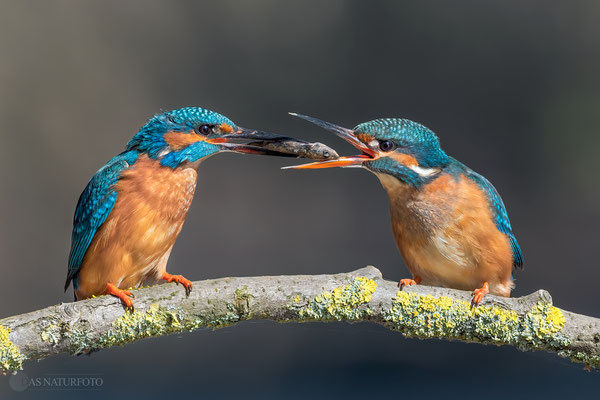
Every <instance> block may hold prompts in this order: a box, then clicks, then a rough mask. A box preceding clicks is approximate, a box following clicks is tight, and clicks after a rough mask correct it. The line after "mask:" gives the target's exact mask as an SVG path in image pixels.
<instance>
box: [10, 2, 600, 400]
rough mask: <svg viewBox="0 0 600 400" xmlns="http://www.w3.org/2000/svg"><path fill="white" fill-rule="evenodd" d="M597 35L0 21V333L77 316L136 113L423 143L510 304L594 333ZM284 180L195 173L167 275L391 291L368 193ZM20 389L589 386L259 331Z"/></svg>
mask: <svg viewBox="0 0 600 400" xmlns="http://www.w3.org/2000/svg"><path fill="white" fill-rule="evenodd" d="M599 20H600V3H599V2H595V1H569V2H550V1H523V0H520V1H486V2H478V1H452V2H448V1H414V2H392V1H389V2H381V1H362V2H361V1H308V0H303V1H288V2H280V1H264V0H263V1H214V2H199V1H127V2H120V1H95V2H93V1H16V0H15V1H1V2H0V126H1V130H0V132H1V133H0V135H1V138H2V141H1V145H0V166H1V168H0V184H1V187H2V189H1V195H0V254H1V255H2V261H1V263H0V276H1V278H0V316H1V317H5V316H9V315H14V314H19V313H23V312H27V311H31V310H34V309H38V308H42V307H45V306H48V305H51V304H55V303H58V302H61V301H71V299H72V292H71V290H69V291H68V292H67V293H66V294H64V293H63V291H62V286H63V283H64V279H65V274H66V262H67V256H68V251H69V246H70V235H71V220H72V215H73V211H74V208H75V205H76V202H77V198H78V196H79V194H80V193H81V191H82V190H83V188H84V187H85V185H86V183H87V181H88V180H89V178H90V177H91V176H92V175H93V174H94V172H95V171H96V170H97V169H98V168H99V167H101V166H102V165H103V164H104V163H105V162H106V161H107V160H108V159H110V158H111V157H112V156H113V155H115V154H117V153H119V152H120V151H121V150H122V149H123V147H124V145H125V143H126V142H127V141H128V140H129V139H130V137H131V136H132V135H133V134H134V133H135V132H136V131H137V129H138V128H139V127H140V126H141V125H142V124H143V123H144V122H145V121H146V120H147V119H148V118H149V117H151V116H152V115H153V114H154V113H156V112H159V111H160V110H168V109H173V108H179V107H182V106H191V105H194V106H202V107H206V108H209V109H212V110H215V111H217V112H220V113H223V114H225V115H226V116H228V117H230V118H231V119H232V120H233V121H235V122H236V123H238V124H240V125H242V126H248V127H253V128H260V129H264V130H269V131H273V132H283V133H287V134H290V135H294V136H297V137H301V138H304V139H307V140H313V141H314V140H319V141H323V142H325V143H327V144H329V145H331V146H333V147H335V148H336V149H338V150H339V151H340V152H342V153H345V154H351V153H352V151H353V150H352V148H351V147H350V146H349V145H347V144H345V143H343V142H342V141H341V140H339V139H337V138H335V137H333V135H329V134H327V133H326V132H325V131H322V130H320V129H318V128H316V127H313V126H311V125H309V124H307V123H305V122H304V121H301V120H299V119H294V118H292V117H290V116H288V115H287V114H286V113H287V112H288V111H297V112H301V113H305V114H309V115H314V116H316V117H321V118H323V119H326V120H330V121H333V122H336V123H339V124H341V125H344V126H348V127H352V126H354V125H356V124H357V123H359V122H362V121H367V120H370V119H374V118H379V117H405V118H410V119H413V120H416V121H419V122H421V123H424V124H425V125H427V126H428V127H430V128H431V129H433V130H434V131H435V132H436V133H437V134H438V135H439V136H440V139H441V142H442V146H443V147H444V149H445V150H446V151H447V152H448V153H449V154H451V155H452V156H454V157H456V158H457V159H459V160H461V161H462V162H464V163H465V164H467V165H469V166H470V167H471V168H473V169H474V170H476V171H478V172H480V173H482V174H483V175H485V176H486V177H487V178H488V179H490V180H491V181H492V182H493V183H494V185H495V186H496V188H498V190H499V191H500V193H501V194H502V197H503V198H504V201H505V203H506V205H507V208H508V211H509V214H510V217H511V220H512V223H513V227H514V231H515V233H516V236H517V238H518V240H519V242H520V244H521V247H522V248H523V252H524V255H525V262H526V264H525V270H524V271H523V272H519V273H518V274H517V275H516V278H517V288H516V290H515V291H514V292H513V293H514V295H515V296H520V295H525V294H528V293H530V292H532V291H534V290H536V289H539V288H544V289H547V290H549V291H550V292H551V293H552V295H553V297H554V301H555V303H556V304H557V305H559V306H561V307H563V308H566V309H569V310H573V311H576V312H580V313H584V314H588V315H594V316H600V313H599V308H598V306H599V304H600V295H599V294H598V280H599V278H600V269H598V268H597V265H598V256H599V255H600V249H599V246H598V233H597V228H598V225H599V223H600V211H599V210H600V208H599V207H598V204H599V201H600V189H599V186H598V172H599V167H598V162H597V151H598V145H600V136H599V135H598V123H599V119H600V113H599V112H598V110H599V109H600V74H599V73H598V71H600V24H599V23H598V21H599ZM291 162H294V160H293V159H292V160H290V159H279V158H273V157H256V156H242V155H236V154H226V155H219V156H217V157H214V158H211V159H210V160H209V161H207V162H206V163H204V164H203V166H202V168H201V170H200V174H199V181H198V189H197V193H196V199H195V201H194V205H193V206H192V210H191V212H190V214H189V217H188V220H187V223H186V225H185V227H184V229H183V232H182V234H181V236H180V237H179V240H178V242H177V244H176V246H175V249H174V251H173V253H172V256H171V260H170V263H169V271H171V272H173V273H181V274H183V275H185V276H187V277H188V278H191V279H193V280H198V279H204V278H216V277H223V276H247V275H271V274H317V273H335V272H342V271H349V270H352V269H355V268H357V267H361V266H364V265H367V264H373V265H376V266H378V267H379V268H380V269H381V270H382V271H383V273H384V276H386V277H387V278H388V279H393V280H397V279H400V278H402V277H408V276H409V275H408V271H407V270H406V268H405V267H404V266H403V263H402V260H401V258H400V255H399V253H398V251H397V250H396V247H395V245H394V242H393V239H392V235H391V229H390V224H389V216H388V204H387V197H386V195H385V193H384V191H383V190H382V189H381V188H380V186H379V183H378V181H377V179H376V178H375V177H374V176H372V175H371V174H369V173H368V172H366V171H361V170H341V169H337V170H322V171H312V172H310V171H308V172H307V171H281V170H280V169H279V167H281V166H284V165H289V164H290V163H291ZM25 372H26V373H27V374H28V375H29V376H30V377H39V376H47V375H48V374H59V375H61V376H73V375H75V374H89V375H92V376H97V377H102V379H103V382H104V383H103V385H102V387H101V388H100V390H98V391H94V392H85V393H83V394H82V393H81V392H68V391H67V392H66V391H61V392H51V391H37V392H36V391H33V390H27V391H25V392H21V393H18V392H15V391H13V390H12V389H11V388H10V387H9V385H8V383H7V378H6V377H0V398H2V399H5V398H7V399H12V398H31V399H35V398H44V399H49V398H79V397H80V396H82V395H84V396H86V397H87V398H90V399H96V398H98V399H99V398H106V396H107V395H110V396H116V397H119V395H121V396H125V395H134V394H135V396H136V397H138V396H139V397H142V396H143V397H144V398H147V399H154V398H165V397H166V396H177V397H180V396H182V397H185V396H189V395H192V394H195V395H200V397H201V398H216V397H234V396H237V397H239V396H242V395H243V396H244V398H324V397H328V398H331V397H337V396H342V395H343V396H345V397H347V398H363V397H390V398H392V397H394V398H395V397H401V396H403V395H411V396H412V395H419V397H420V398H425V397H428V396H431V397H439V396H443V397H445V398H454V397H456V398H459V397H460V398H465V397H471V396H474V395H478V394H482V395H483V396H484V397H485V398H488V399H492V398H493V399H496V398H506V396H510V397H517V398H518V397H525V396H531V395H536V396H540V395H546V396H547V397H554V396H560V397H565V396H567V395H570V396H572V395H573V393H577V394H578V395H579V396H581V397H583V395H584V394H586V393H588V392H589V394H591V393H593V392H592V391H593V390H594V391H595V393H596V394H597V389H598V384H599V383H600V378H599V377H598V374H597V373H588V372H585V371H584V370H583V369H582V367H581V365H574V364H571V363H570V362H569V361H566V360H562V359H559V358H558V357H556V356H553V355H549V354H544V353H522V352H520V351H518V350H516V349H514V348H495V347H489V346H488V347H484V346H480V345H473V344H471V345H468V344H463V343H449V342H441V341H436V340H428V341H419V340H416V339H405V338H403V337H402V336H401V335H399V334H396V333H392V332H389V331H387V330H385V329H384V328H381V327H379V326H375V325H366V324H357V325H352V326H350V325H347V324H302V325H298V324H286V325H279V324H275V323H269V322H249V323H242V324H239V325H237V326H234V327H231V328H227V329H223V330H219V331H215V332H213V331H209V330H203V331H198V332H196V333H193V334H186V335H181V336H177V335H174V336H170V337H168V338H163V339H158V340H146V341H142V342H139V343H136V344H133V345H129V346H126V347H124V348H115V349H109V350H105V351H101V352H99V353H96V354H93V355H92V356H91V357H70V356H59V357H53V358H50V359H47V360H45V361H43V362H40V363H29V364H27V367H26V371H25Z"/></svg>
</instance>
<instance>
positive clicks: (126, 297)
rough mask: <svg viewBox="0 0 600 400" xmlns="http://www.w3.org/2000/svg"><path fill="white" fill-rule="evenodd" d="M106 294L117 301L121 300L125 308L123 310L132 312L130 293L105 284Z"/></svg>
mask: <svg viewBox="0 0 600 400" xmlns="http://www.w3.org/2000/svg"><path fill="white" fill-rule="evenodd" d="M106 294H110V295H111V296H115V297H118V298H119V299H121V302H122V303H123V305H124V306H125V309H127V310H129V311H133V300H131V298H132V297H133V294H131V292H130V291H127V290H123V289H119V288H118V287H116V286H115V285H113V284H112V283H107V284H106Z"/></svg>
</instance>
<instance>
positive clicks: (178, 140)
mask: <svg viewBox="0 0 600 400" xmlns="http://www.w3.org/2000/svg"><path fill="white" fill-rule="evenodd" d="M164 139H165V142H166V143H167V144H168V145H169V146H170V147H171V148H172V149H173V150H175V151H179V150H181V149H183V148H185V147H187V146H189V145H190V144H192V143H195V142H199V141H201V140H204V138H203V137H202V136H200V135H197V134H195V133H184V132H167V133H165V135H164Z"/></svg>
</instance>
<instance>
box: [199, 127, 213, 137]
mask: <svg viewBox="0 0 600 400" xmlns="http://www.w3.org/2000/svg"><path fill="white" fill-rule="evenodd" d="M198 133H201V134H203V135H210V134H211V133H212V127H211V126H210V125H200V126H199V127H198Z"/></svg>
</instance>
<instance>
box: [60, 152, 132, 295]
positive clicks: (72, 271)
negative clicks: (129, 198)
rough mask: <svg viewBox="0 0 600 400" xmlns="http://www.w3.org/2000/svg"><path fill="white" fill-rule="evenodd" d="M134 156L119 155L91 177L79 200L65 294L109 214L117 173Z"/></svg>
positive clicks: (130, 153)
mask: <svg viewBox="0 0 600 400" xmlns="http://www.w3.org/2000/svg"><path fill="white" fill-rule="evenodd" d="M136 158H137V154H132V152H127V153H122V154H119V155H118V156H116V157H114V158H113V159H112V160H110V161H109V162H108V163H106V165H105V166H104V167H102V168H100V170H98V172H96V174H95V175H94V176H93V177H92V179H91V180H90V182H89V183H88V185H87V186H86V188H85V189H84V191H83V192H82V193H81V196H80V197H79V201H78V202H77V208H76V209H75V216H74V217H73V233H72V234H71V252H70V254H69V269H68V272H67V281H66V282H65V290H67V288H68V287H69V283H70V282H71V280H72V279H74V278H75V277H76V276H77V272H79V268H81V263H82V262H83V257H84V256H85V253H86V251H87V249H88V247H89V246H90V243H91V242H92V239H93V238H94V235H95V234H96V231H97V230H98V228H100V226H101V225H102V224H103V223H104V221H105V220H106V218H107V217H108V215H109V214H110V212H111V210H112V209H113V206H114V205H115V202H116V201H117V192H116V191H115V189H114V184H115V183H116V182H117V181H118V180H119V177H120V176H121V173H122V172H123V171H124V170H126V169H127V168H129V166H130V165H131V164H133V163H134V162H135V159H136Z"/></svg>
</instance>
